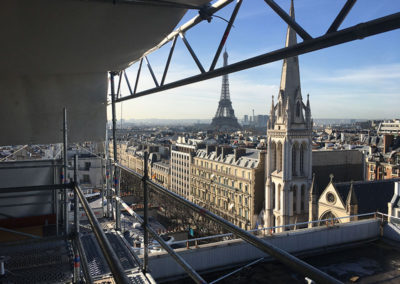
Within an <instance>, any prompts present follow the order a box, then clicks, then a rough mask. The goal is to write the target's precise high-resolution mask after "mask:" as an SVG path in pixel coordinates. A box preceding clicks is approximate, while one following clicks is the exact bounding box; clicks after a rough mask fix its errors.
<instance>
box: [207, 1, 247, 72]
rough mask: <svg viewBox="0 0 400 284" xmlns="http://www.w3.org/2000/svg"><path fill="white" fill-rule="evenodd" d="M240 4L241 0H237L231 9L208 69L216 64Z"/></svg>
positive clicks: (211, 68)
mask: <svg viewBox="0 0 400 284" xmlns="http://www.w3.org/2000/svg"><path fill="white" fill-rule="evenodd" d="M241 5H242V0H237V3H236V6H235V9H233V12H232V15H231V18H230V19H229V22H228V25H227V26H226V29H225V32H224V35H223V36H222V38H221V41H220V43H219V46H218V48H217V52H216V53H215V55H214V59H213V61H212V63H211V66H210V69H209V71H212V70H214V68H215V65H216V64H217V61H218V58H219V56H220V54H221V51H222V48H223V47H224V45H225V42H226V40H227V39H228V36H229V33H230V31H231V28H232V26H233V23H234V22H235V19H236V15H237V13H238V12H239V9H240V6H241Z"/></svg>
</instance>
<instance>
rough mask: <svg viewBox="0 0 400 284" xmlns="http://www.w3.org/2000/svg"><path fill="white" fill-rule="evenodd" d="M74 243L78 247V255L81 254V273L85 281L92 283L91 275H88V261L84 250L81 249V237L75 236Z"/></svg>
mask: <svg viewBox="0 0 400 284" xmlns="http://www.w3.org/2000/svg"><path fill="white" fill-rule="evenodd" d="M75 243H76V246H77V248H78V251H79V255H80V256H81V264H82V271H83V275H84V277H85V280H86V283H93V279H92V276H91V275H90V270H89V266H88V261H87V257H86V253H85V250H84V249H83V245H82V242H81V238H79V237H76V238H75Z"/></svg>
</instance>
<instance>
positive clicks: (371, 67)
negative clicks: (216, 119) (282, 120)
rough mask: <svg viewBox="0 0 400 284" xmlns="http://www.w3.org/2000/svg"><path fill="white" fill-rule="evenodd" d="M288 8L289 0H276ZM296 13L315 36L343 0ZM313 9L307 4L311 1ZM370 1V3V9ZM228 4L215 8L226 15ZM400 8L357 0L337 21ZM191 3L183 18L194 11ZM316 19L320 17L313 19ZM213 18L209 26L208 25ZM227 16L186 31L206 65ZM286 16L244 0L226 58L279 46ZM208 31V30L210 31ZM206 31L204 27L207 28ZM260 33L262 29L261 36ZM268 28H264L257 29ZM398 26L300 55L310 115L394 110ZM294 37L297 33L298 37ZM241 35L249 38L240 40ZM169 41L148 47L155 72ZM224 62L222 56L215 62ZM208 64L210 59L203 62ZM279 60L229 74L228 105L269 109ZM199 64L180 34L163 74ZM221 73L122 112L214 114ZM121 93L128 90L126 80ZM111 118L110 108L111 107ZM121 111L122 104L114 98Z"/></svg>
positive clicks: (389, 114)
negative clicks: (395, 28)
mask: <svg viewBox="0 0 400 284" xmlns="http://www.w3.org/2000/svg"><path fill="white" fill-rule="evenodd" d="M277 3H278V4H279V5H281V6H282V7H283V8H284V9H285V10H286V11H288V10H289V4H290V1H283V0H282V1H277ZM294 3H295V9H296V20H297V21H298V22H299V23H300V24H301V25H302V26H304V28H305V29H306V30H307V31H308V32H309V33H310V34H311V35H312V36H314V37H315V36H319V35H321V34H323V33H324V32H325V31H326V29H327V28H328V27H329V24H330V23H331V22H332V20H333V19H334V17H335V16H336V14H337V13H338V11H339V10H340V9H341V7H342V5H343V4H344V1H335V2H334V3H333V1H319V2H318V3H311V1H301V2H300V1H294ZM311 4H314V5H313V9H310V7H311V6H310V5H311ZM372 7H373V9H372ZM232 9H233V6H232V5H230V7H227V8H226V9H223V11H221V12H218V13H217V15H219V16H221V17H223V18H225V19H227V18H228V19H229V16H230V12H231V10H232ZM398 10H400V3H393V1H381V2H379V4H376V3H375V2H373V1H370V0H368V1H363V2H360V3H356V5H355V6H354V8H353V10H352V11H351V12H350V14H349V16H348V18H347V19H346V20H345V21H344V23H343V25H342V27H341V28H346V27H348V26H351V25H354V24H355V23H358V22H362V21H367V20H369V19H371V18H374V17H381V16H385V15H387V14H389V13H393V12H394V11H398ZM195 13H196V12H195V11H191V12H189V13H188V15H187V16H185V18H184V19H183V20H182V22H181V23H184V22H185V21H187V20H188V19H190V18H191V17H193V15H195ZM315 22H320V23H321V24H320V25H315ZM210 25H212V27H211V26H210ZM225 25H226V23H225V22H224V21H222V20H221V19H218V18H215V17H214V18H213V20H212V23H211V24H207V23H202V24H200V25H198V27H196V28H195V29H194V30H193V31H190V32H188V33H187V35H186V36H187V38H188V40H189V42H190V44H191V45H192V47H193V49H194V50H195V52H196V53H197V55H198V56H199V59H200V60H201V62H202V63H203V65H205V66H207V65H208V64H209V62H211V59H212V57H213V55H214V52H215V48H216V46H217V44H218V41H219V39H220V36H221V34H222V33H223V30H224V28H225ZM286 27H287V25H286V23H284V22H283V21H282V20H281V19H280V18H279V17H278V16H276V15H275V14H274V13H273V11H272V10H271V9H270V8H269V7H268V6H267V5H266V4H265V3H264V2H263V1H257V2H256V1H254V2H253V1H251V2H246V1H244V3H243V5H242V8H241V11H239V14H238V17H237V20H236V22H235V27H234V28H233V29H232V31H231V35H230V37H229V38H228V41H227V45H226V47H227V51H228V52H229V58H230V60H229V61H230V62H232V63H234V62H237V61H240V60H243V59H246V58H248V57H250V56H255V55H258V54H262V53H265V52H268V51H271V50H274V49H277V48H280V47H283V46H284V41H285V34H286ZM211 31H212V33H211V34H210V32H211ZM206 33H208V34H206ZM260 34H261V36H260ZM262 35H265V36H262ZM204 38H207V42H204ZM399 39H400V31H397V30H396V31H392V32H388V33H384V34H380V35H377V36H373V37H369V38H366V39H363V40H358V41H354V42H350V43H346V44H342V45H339V46H335V47H331V48H328V49H326V50H321V51H317V52H313V53H311V54H305V55H301V56H299V63H300V76H301V87H302V91H303V93H302V95H303V98H304V97H306V95H307V94H310V102H311V107H312V110H313V111H312V116H313V118H317V119H318V118H320V119H323V118H330V119H343V118H352V119H385V118H386V119H389V118H395V117H397V115H398V114H397V113H398V111H397V110H398V108H399V107H400V103H399V102H398V101H399V100H398V99H397V96H398V94H400V86H399V84H397V82H396V81H398V80H399V79H400V55H399V54H398V52H397V50H396V46H398V45H399V43H400V40H399ZM298 41H299V42H301V39H300V38H299V37H298ZM243 42H246V43H245V44H243ZM168 52H169V44H168V45H167V46H166V47H164V48H162V49H161V50H159V51H157V52H155V53H154V54H150V55H149V57H148V58H149V60H150V62H151V64H152V67H153V69H154V71H155V73H156V76H157V75H158V77H160V76H161V74H162V71H163V68H164V64H165V60H166V57H167V54H168ZM221 65H222V56H221V57H220V59H219V61H218V64H217V67H219V66H221ZM206 68H207V67H206ZM281 68H282V61H277V62H274V63H271V64H267V65H263V66H260V67H257V68H253V69H250V70H245V71H241V72H237V73H232V74H229V80H230V90H231V99H232V105H233V107H234V109H235V113H236V115H237V117H238V118H239V119H241V118H243V115H245V114H249V115H251V114H252V110H253V109H254V111H255V113H256V114H267V113H268V112H269V109H270V103H271V96H272V95H274V96H275V97H276V96H277V94H278V88H279V83H280V73H281ZM146 69H147V68H146V67H145V66H143V69H142V75H141V80H140V82H139V85H138V91H140V90H143V89H146V88H149V87H153V84H154V83H153V81H152V79H151V77H150V74H149V72H148V70H146ZM136 70H137V66H136V65H134V66H133V67H131V68H128V69H127V74H128V77H129V78H130V81H131V84H132V83H133V82H134V80H135V78H136ZM198 72H199V71H198V69H197V67H196V66H195V63H194V61H193V60H192V58H191V57H190V55H189V53H188V52H187V50H186V49H185V47H184V46H183V44H182V42H181V40H180V39H178V41H177V45H176V49H175V52H174V55H173V58H172V61H171V66H170V71H169V73H168V76H167V79H166V82H171V81H173V80H177V79H181V78H184V77H185V76H188V75H195V74H198ZM221 80H222V79H221V77H219V78H214V79H211V80H207V81H204V82H200V83H196V84H192V85H188V86H184V87H180V88H177V89H174V90H170V91H165V92H161V93H156V94H152V95H150V96H145V97H141V98H138V99H133V100H130V101H126V102H123V103H122V118H123V119H126V120H128V119H154V118H155V119H212V117H213V116H214V115H215V111H216V108H217V105H218V100H219V94H220V90H221ZM122 93H123V94H124V95H125V94H127V88H126V86H122ZM108 117H109V118H110V117H111V116H110V110H108ZM117 118H118V119H120V118H121V105H117Z"/></svg>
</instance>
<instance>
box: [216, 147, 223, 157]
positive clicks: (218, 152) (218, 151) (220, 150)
mask: <svg viewBox="0 0 400 284" xmlns="http://www.w3.org/2000/svg"><path fill="white" fill-rule="evenodd" d="M215 151H216V152H217V153H216V156H217V157H219V155H221V152H222V147H220V146H217V147H216V149H215Z"/></svg>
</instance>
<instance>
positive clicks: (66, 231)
mask: <svg viewBox="0 0 400 284" xmlns="http://www.w3.org/2000/svg"><path fill="white" fill-rule="evenodd" d="M63 138H64V141H63V142H64V143H63V149H64V150H63V154H64V161H63V162H64V175H63V179H64V184H67V170H68V155H67V148H68V147H67V146H68V145H67V143H68V125H67V108H64V127H63ZM63 206H64V208H63V209H64V210H63V217H64V234H65V235H68V232H69V228H68V225H69V218H68V188H65V189H64V204H63Z"/></svg>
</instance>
